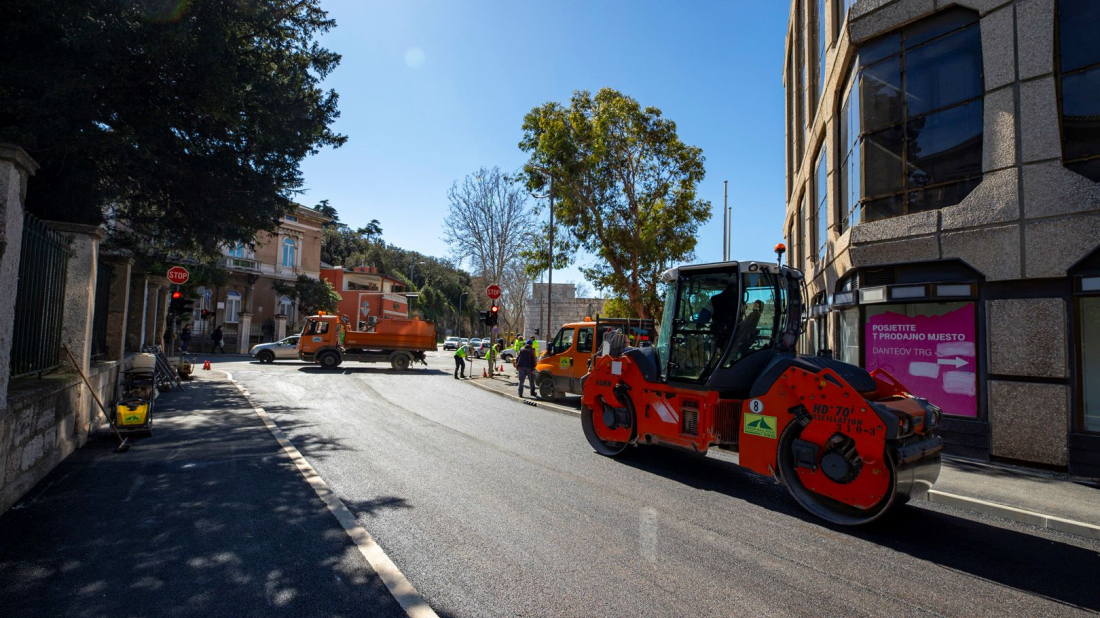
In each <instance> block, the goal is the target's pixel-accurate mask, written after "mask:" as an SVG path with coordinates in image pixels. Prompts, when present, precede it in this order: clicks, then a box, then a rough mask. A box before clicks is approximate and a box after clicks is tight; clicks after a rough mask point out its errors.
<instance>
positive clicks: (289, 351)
mask: <svg viewBox="0 0 1100 618" xmlns="http://www.w3.org/2000/svg"><path fill="white" fill-rule="evenodd" d="M248 355H249V356H251V357H253V358H255V359H256V360H258V361H260V362H261V363H274V362H275V361H276V360H296V359H297V358H298V335H291V336H289V337H287V338H286V339H282V340H280V341H273V342H271V343H261V344H259V345H254V346H252V349H251V350H249V351H248Z"/></svg>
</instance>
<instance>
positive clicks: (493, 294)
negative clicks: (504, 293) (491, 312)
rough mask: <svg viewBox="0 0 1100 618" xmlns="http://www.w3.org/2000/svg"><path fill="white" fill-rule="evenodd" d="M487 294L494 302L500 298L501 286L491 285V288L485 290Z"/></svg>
mask: <svg viewBox="0 0 1100 618" xmlns="http://www.w3.org/2000/svg"><path fill="white" fill-rule="evenodd" d="M485 294H486V295H487V296H488V297H489V298H491V299H493V300H496V299H498V298H500V286H499V285H497V284H495V283H494V284H493V285H490V286H489V287H487V288H485Z"/></svg>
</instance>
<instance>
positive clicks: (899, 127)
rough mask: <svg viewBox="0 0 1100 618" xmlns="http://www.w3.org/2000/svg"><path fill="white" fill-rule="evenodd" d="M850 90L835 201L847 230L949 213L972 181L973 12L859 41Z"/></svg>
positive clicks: (977, 84)
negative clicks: (932, 212) (903, 217)
mask: <svg viewBox="0 0 1100 618" xmlns="http://www.w3.org/2000/svg"><path fill="white" fill-rule="evenodd" d="M850 87H851V88H852V90H851V91H849V92H848V93H847V94H846V95H845V103H844V106H843V111H842V114H841V122H842V128H841V132H842V135H841V140H842V141H841V146H842V147H843V148H847V149H848V152H847V153H846V154H845V159H846V160H847V161H848V162H849V163H848V164H847V165H846V166H845V171H844V172H843V174H844V178H843V179H842V183H841V184H842V185H843V192H844V193H845V195H844V196H843V198H842V200H838V201H840V202H841V204H842V207H843V208H844V209H846V210H847V211H848V212H847V213H846V214H847V215H848V218H849V224H851V225H856V224H859V223H866V222H870V221H878V220H880V219H886V218H889V217H895V216H899V215H904V214H909V213H916V212H923V211H926V210H934V209H938V208H943V207H945V206H953V205H955V204H958V203H959V202H960V201H961V200H962V199H963V198H964V197H966V196H967V195H968V194H969V193H970V192H971V191H972V190H973V189H974V187H976V186H977V185H978V183H980V182H981V176H982V131H983V126H982V123H983V116H984V115H983V110H982V105H983V92H984V86H983V80H982V48H981V31H980V28H979V25H978V15H977V13H974V12H973V11H969V10H966V9H957V8H956V9H949V10H946V11H943V12H941V13H938V14H936V15H933V16H932V17H929V18H927V19H924V20H921V21H919V22H916V23H914V24H911V25H909V26H906V27H904V28H902V29H901V30H898V31H896V32H893V33H890V34H887V35H884V36H881V37H879V38H877V39H873V40H871V41H869V42H867V43H865V44H864V45H862V46H860V48H859V51H858V68H857V71H856V74H855V76H854V77H853V79H852V82H851V86H850ZM856 91H858V97H857V96H854V95H855V94H856ZM857 98H858V100H857Z"/></svg>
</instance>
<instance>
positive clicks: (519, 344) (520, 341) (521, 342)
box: [512, 337, 523, 356]
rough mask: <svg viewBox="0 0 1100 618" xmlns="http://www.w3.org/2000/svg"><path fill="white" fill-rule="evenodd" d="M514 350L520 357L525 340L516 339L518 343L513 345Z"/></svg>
mask: <svg viewBox="0 0 1100 618" xmlns="http://www.w3.org/2000/svg"><path fill="white" fill-rule="evenodd" d="M512 349H513V350H515V351H516V355H517V356H518V355H519V351H520V350H522V349H523V338H522V337H516V342H515V343H513V344H512Z"/></svg>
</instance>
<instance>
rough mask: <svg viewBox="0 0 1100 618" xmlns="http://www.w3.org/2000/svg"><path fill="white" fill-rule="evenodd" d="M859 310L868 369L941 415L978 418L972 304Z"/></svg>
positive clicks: (892, 306) (872, 306) (975, 348)
mask: <svg viewBox="0 0 1100 618" xmlns="http://www.w3.org/2000/svg"><path fill="white" fill-rule="evenodd" d="M864 311H865V322H864V328H863V331H864V332H863V335H864V346H865V349H864V360H865V362H864V366H865V367H866V368H867V369H868V370H875V369H884V370H886V371H887V372H889V373H890V375H892V376H894V378H896V379H897V380H898V381H899V382H901V383H902V384H904V385H905V386H906V387H907V388H908V389H910V390H912V391H913V392H914V393H920V394H921V396H922V397H925V398H927V399H928V401H930V402H932V403H933V404H935V405H937V406H939V407H940V408H941V409H942V410H943V411H944V414H950V415H954V416H960V417H967V418H976V417H977V416H978V381H977V376H978V367H977V332H976V331H977V314H976V312H975V307H974V303H972V302H950V303H912V304H893V305H868V306H867V307H866V308H865V309H864Z"/></svg>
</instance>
